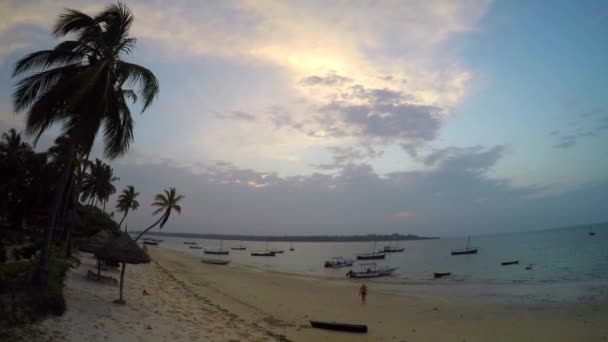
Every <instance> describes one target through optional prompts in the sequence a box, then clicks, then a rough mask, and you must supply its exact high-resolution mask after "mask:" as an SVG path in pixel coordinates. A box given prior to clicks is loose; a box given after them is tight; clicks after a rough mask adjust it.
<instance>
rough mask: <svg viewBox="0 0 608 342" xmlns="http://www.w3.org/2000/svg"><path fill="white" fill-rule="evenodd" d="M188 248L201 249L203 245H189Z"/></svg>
mask: <svg viewBox="0 0 608 342" xmlns="http://www.w3.org/2000/svg"><path fill="white" fill-rule="evenodd" d="M188 248H190V249H203V247H199V246H190V247H188Z"/></svg>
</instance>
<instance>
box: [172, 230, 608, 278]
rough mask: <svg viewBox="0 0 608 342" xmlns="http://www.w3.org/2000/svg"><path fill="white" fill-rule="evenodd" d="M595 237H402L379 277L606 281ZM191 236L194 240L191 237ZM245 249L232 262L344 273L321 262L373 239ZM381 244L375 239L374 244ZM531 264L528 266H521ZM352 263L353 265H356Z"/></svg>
mask: <svg viewBox="0 0 608 342" xmlns="http://www.w3.org/2000/svg"><path fill="white" fill-rule="evenodd" d="M593 230H594V231H595V232H596V235H595V236H589V235H588V231H589V226H584V227H571V228H562V229H553V230H543V231H534V232H525V233H509V234H500V235H486V236H473V237H471V246H474V247H478V248H479V253H478V254H476V255H462V256H452V255H450V250H451V249H457V248H462V247H464V246H465V244H466V238H465V237H462V238H446V239H439V240H420V241H402V242H401V243H400V246H401V247H405V248H406V250H405V252H402V253H393V254H387V257H386V260H377V263H378V264H383V265H389V266H396V267H399V269H398V270H397V272H395V274H394V276H392V277H385V278H381V280H379V281H381V282H385V283H395V284H399V283H408V284H411V283H422V284H424V283H429V282H433V283H455V282H456V283H463V284H487V283H490V284H501V283H502V284H504V283H507V284H512V283H560V282H572V281H594V280H599V279H601V280H608V224H603V225H594V227H593ZM163 240H164V242H163V243H161V246H162V247H164V248H170V249H174V250H181V251H185V252H187V253H190V254H192V255H196V256H200V255H202V251H201V250H192V249H189V248H188V246H187V245H184V244H183V241H184V240H185V239H183V238H168V237H163ZM189 240H191V239H189ZM193 240H196V239H193ZM197 241H198V245H199V246H204V247H207V248H214V249H217V248H218V246H219V241H217V240H202V239H198V240H197ZM239 244H240V242H239V241H224V245H223V246H224V248H225V249H227V248H230V247H231V246H237V245H239ZM244 244H245V245H247V247H248V249H247V250H246V251H231V252H230V259H231V260H232V262H233V263H237V264H242V265H247V266H252V267H255V268H260V269H265V270H271V271H278V272H288V273H297V274H313V275H318V276H325V277H337V278H338V277H339V278H343V277H344V275H345V273H346V272H347V271H348V268H345V269H338V270H334V269H325V268H324V267H323V261H324V260H326V259H329V258H330V257H332V256H344V257H353V258H354V255H355V254H359V253H368V252H370V251H371V249H372V248H373V244H372V243H296V244H294V248H295V251H293V252H292V251H289V243H286V242H273V243H270V245H269V248H277V249H283V250H285V253H284V254H277V256H276V257H251V256H250V252H251V251H253V250H264V249H265V246H266V243H264V242H253V241H249V242H248V241H245V242H244ZM385 244H386V243H384V242H378V243H377V246H378V248H382V247H383V246H384V245H385ZM511 260H519V261H520V264H519V265H512V266H501V265H500V263H501V262H503V261H511ZM528 264H533V269H532V270H526V269H525V267H526V266H527V265H528ZM355 265H356V264H355ZM433 272H452V274H453V276H451V277H448V278H442V279H438V280H433V276H432V274H433Z"/></svg>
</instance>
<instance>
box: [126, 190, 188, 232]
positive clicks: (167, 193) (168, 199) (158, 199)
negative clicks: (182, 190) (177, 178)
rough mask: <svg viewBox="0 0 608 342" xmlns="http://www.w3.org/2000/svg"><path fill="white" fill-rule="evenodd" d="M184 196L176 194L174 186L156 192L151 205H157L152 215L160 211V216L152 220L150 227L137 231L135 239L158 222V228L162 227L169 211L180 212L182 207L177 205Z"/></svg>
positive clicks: (169, 213)
mask: <svg viewBox="0 0 608 342" xmlns="http://www.w3.org/2000/svg"><path fill="white" fill-rule="evenodd" d="M184 198H185V196H183V195H178V194H177V191H176V190H175V188H169V189H165V190H164V193H160V194H156V196H155V197H154V202H153V203H152V206H153V207H157V208H158V209H156V210H155V211H154V212H153V213H152V215H157V214H160V213H162V215H161V216H160V218H159V219H158V220H157V221H156V222H154V223H153V224H152V225H151V226H150V227H148V228H146V229H145V230H144V231H143V232H141V233H139V235H137V237H136V238H135V241H137V240H139V238H140V237H142V236H143V235H144V234H146V233H147V232H148V231H149V230H150V229H152V228H154V227H156V226H157V225H159V224H160V229H162V228H163V226H164V225H165V223H167V221H168V220H169V217H170V216H171V212H172V211H175V212H177V213H178V214H181V213H182V207H181V205H179V202H180V201H181V200H182V199H184Z"/></svg>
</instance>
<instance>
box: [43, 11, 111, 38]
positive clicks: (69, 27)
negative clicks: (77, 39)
mask: <svg viewBox="0 0 608 342" xmlns="http://www.w3.org/2000/svg"><path fill="white" fill-rule="evenodd" d="M95 31H97V32H99V31H101V29H100V27H99V24H98V23H97V22H96V21H95V19H93V18H91V17H90V16H88V15H87V14H85V13H83V12H80V11H78V10H74V9H66V11H65V13H63V14H60V15H59V18H58V19H57V21H56V22H55V25H54V27H53V35H55V36H56V37H63V36H66V35H68V34H70V33H76V34H77V35H83V33H89V34H91V33H95Z"/></svg>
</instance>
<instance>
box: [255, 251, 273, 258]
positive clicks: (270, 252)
mask: <svg viewBox="0 0 608 342" xmlns="http://www.w3.org/2000/svg"><path fill="white" fill-rule="evenodd" d="M251 256H265V257H271V256H272V257H273V256H275V253H274V252H272V251H266V252H251Z"/></svg>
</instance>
